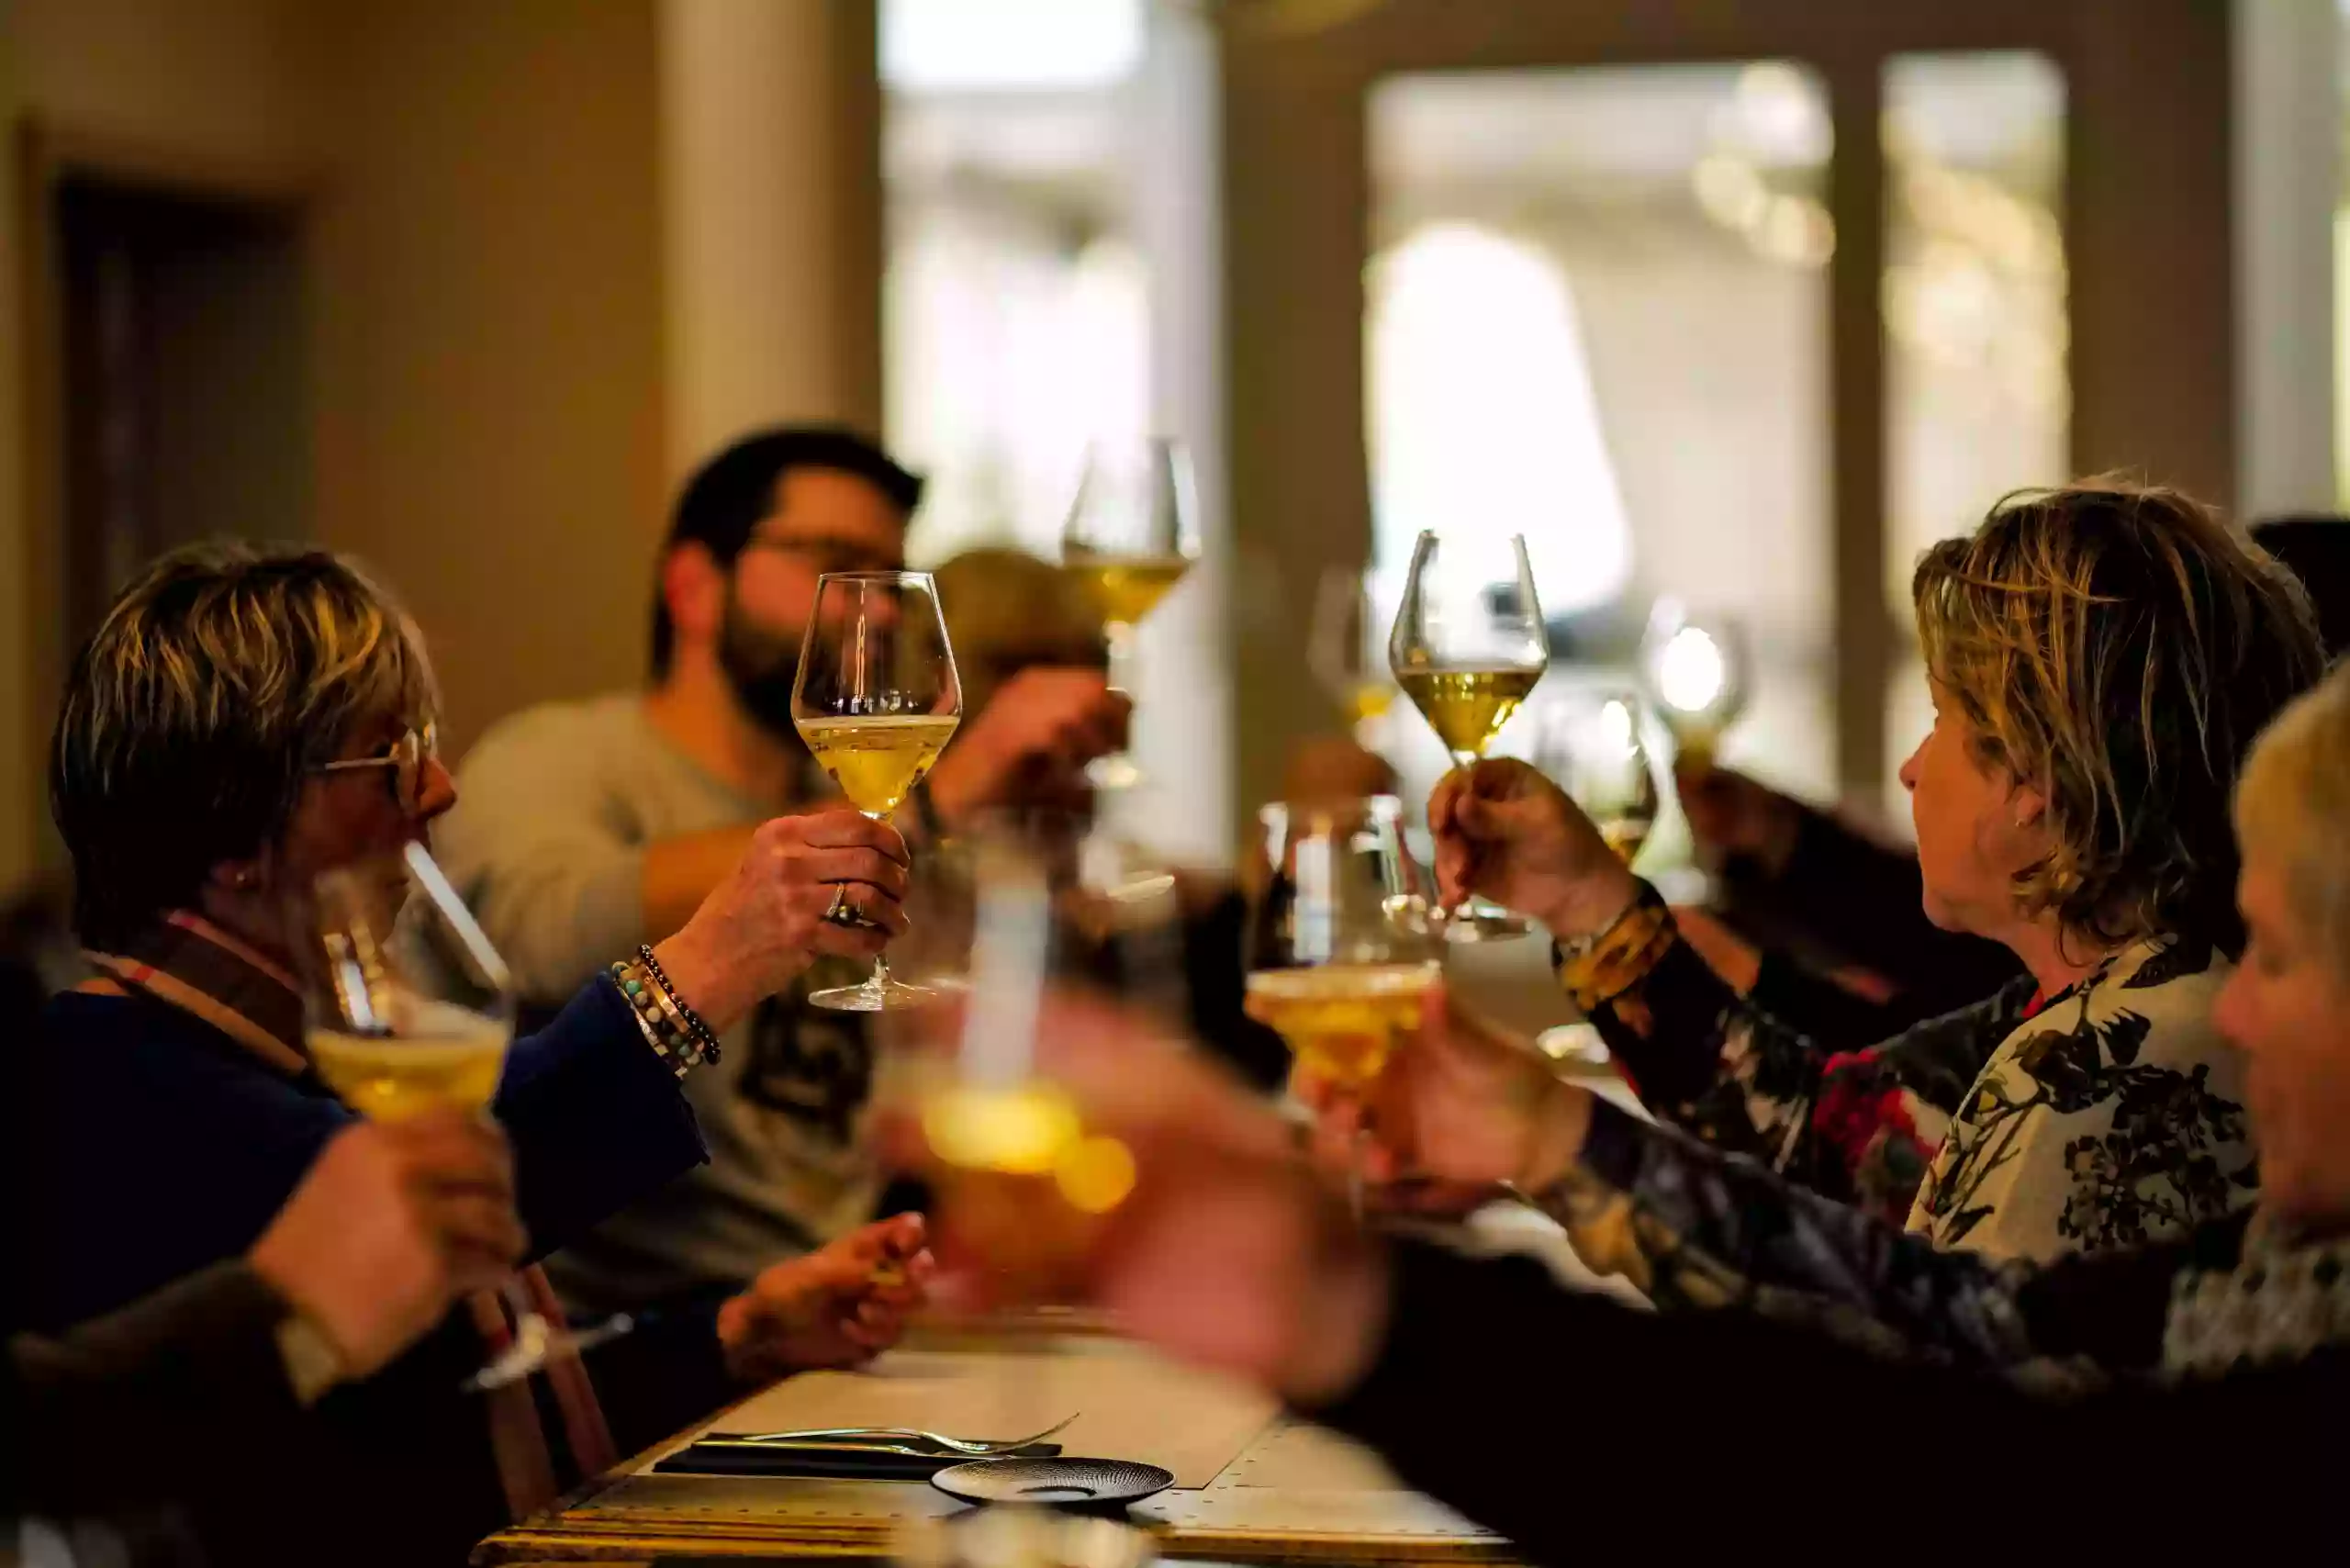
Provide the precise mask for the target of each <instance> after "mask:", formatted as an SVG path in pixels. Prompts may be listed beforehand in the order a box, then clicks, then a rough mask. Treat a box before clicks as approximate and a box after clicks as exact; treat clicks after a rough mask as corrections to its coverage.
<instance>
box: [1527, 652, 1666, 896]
mask: <svg viewBox="0 0 2350 1568" xmlns="http://www.w3.org/2000/svg"><path fill="white" fill-rule="evenodd" d="M1641 707H1642V704H1641V702H1640V699H1639V694H1638V693H1637V692H1633V691H1629V690H1624V689H1605V690H1598V691H1591V692H1584V693H1581V694H1578V695H1576V696H1573V697H1569V698H1564V699H1561V700H1559V701H1556V702H1548V703H1545V704H1543V705H1542V706H1541V707H1539V708H1538V709H1537V710H1536V711H1535V712H1534V713H1533V715H1532V717H1533V720H1534V723H1535V742H1534V756H1533V760H1534V765H1535V766H1536V767H1539V768H1540V769H1541V770H1542V771H1543V772H1545V773H1547V774H1549V775H1550V778H1552V779H1553V780H1555V781H1556V782H1557V783H1558V785H1559V787H1560V788H1561V789H1562V790H1565V791H1566V792H1567V793H1568V794H1569V795H1571V796H1572V797H1573V798H1574V801H1575V803H1576V804H1577V805H1579V806H1581V807H1582V808H1583V814H1584V815H1585V816H1587V817H1589V818H1590V819H1591V821H1592V824H1593V825H1594V826H1595V827H1596V828H1598V829H1599V836H1600V837H1601V838H1603V839H1606V841H1607V847H1608V848H1610V849H1613V850H1614V851H1615V852H1616V856H1617V858H1618V859H1620V860H1622V861H1623V862H1624V864H1625V865H1627V866H1629V865H1630V864H1631V863H1632V861H1633V860H1634V859H1635V858H1636V857H1638V856H1639V853H1640V846H1642V845H1644V844H1646V843H1647V842H1648V837H1649V830H1650V829H1651V827H1653V826H1655V825H1656V813H1657V804H1658V790H1657V782H1656V768H1655V766H1654V764H1653V763H1651V760H1650V758H1649V748H1648V746H1647V745H1646V744H1645V743H1644V742H1643V741H1642V740H1641V738H1640V724H1641V718H1642V714H1641Z"/></svg>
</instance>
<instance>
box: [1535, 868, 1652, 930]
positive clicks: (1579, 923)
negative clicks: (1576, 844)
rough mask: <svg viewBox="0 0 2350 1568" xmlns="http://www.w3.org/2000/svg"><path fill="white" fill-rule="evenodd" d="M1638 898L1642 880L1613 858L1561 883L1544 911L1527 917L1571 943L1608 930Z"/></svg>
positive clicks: (1537, 910) (1538, 910)
mask: <svg viewBox="0 0 2350 1568" xmlns="http://www.w3.org/2000/svg"><path fill="white" fill-rule="evenodd" d="M1639 894H1640V880H1639V878H1638V877H1635V876H1633V875H1632V873H1631V872H1630V871H1629V870H1628V869H1627V868H1625V866H1624V865H1623V863H1622V862H1620V861H1618V860H1616V859H1615V858H1613V857H1610V858H1609V859H1608V861H1607V863H1606V864H1605V865H1603V866H1600V867H1597V868H1595V869H1594V870H1592V871H1590V872H1589V873H1587V874H1585V875H1583V876H1580V877H1576V878H1573V879H1570V880H1567V881H1566V882H1564V883H1562V884H1561V887H1560V889H1559V891H1558V893H1557V895H1556V896H1555V897H1553V898H1551V899H1550V900H1549V901H1548V902H1547V903H1546V904H1545V906H1544V907H1543V908H1541V909H1536V910H1529V911H1527V913H1529V914H1531V915H1533V916H1534V917H1535V918H1536V919H1537V920H1539V921H1540V922H1541V923H1542V924H1543V925H1544V926H1546V927H1548V928H1549V930H1550V934H1551V935H1553V936H1555V937H1558V938H1559V939H1560V940H1561V941H1572V940H1573V939H1575V938H1577V937H1583V936H1596V935H1599V934H1600V933H1601V932H1603V931H1605V930H1606V929H1607V927H1608V926H1610V925H1612V924H1615V922H1616V918H1617V916H1618V915H1620V914H1622V913H1624V912H1625V911H1626V910H1627V909H1628V908H1630V907H1631V905H1632V901H1633V900H1635V899H1637V898H1639Z"/></svg>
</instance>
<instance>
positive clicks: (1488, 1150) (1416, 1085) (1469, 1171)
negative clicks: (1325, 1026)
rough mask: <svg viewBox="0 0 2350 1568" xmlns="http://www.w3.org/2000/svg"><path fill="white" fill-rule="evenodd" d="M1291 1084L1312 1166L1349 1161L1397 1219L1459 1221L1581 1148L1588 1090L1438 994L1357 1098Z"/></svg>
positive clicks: (1530, 1186) (1319, 1085) (1545, 1174)
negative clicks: (1307, 1129) (1504, 1186)
mask: <svg viewBox="0 0 2350 1568" xmlns="http://www.w3.org/2000/svg"><path fill="white" fill-rule="evenodd" d="M1290 1088H1291V1092H1292V1094H1293V1095H1294V1096H1295V1097H1296V1098H1297V1099H1298V1100H1299V1101H1300V1102H1301V1103H1304V1104H1305V1105H1306V1106H1307V1107H1308V1108H1310V1109H1311V1110H1312V1111H1313V1112H1314V1129H1313V1148H1314V1155H1315V1163H1316V1164H1318V1165H1320V1166H1322V1167H1323V1168H1324V1169H1325V1170H1328V1171H1330V1172H1333V1173H1334V1174H1343V1173H1345V1172H1346V1171H1347V1170H1348V1169H1349V1164H1350V1162H1351V1163H1352V1168H1353V1169H1355V1170H1360V1174H1361V1177H1362V1180H1363V1182H1364V1183H1365V1185H1366V1187H1367V1188H1368V1189H1369V1192H1370V1195H1371V1199H1372V1201H1373V1202H1375V1203H1376V1204H1378V1205H1379V1206H1380V1207H1382V1208H1384V1209H1389V1210H1393V1211H1395V1212H1402V1213H1412V1214H1422V1215H1445V1216H1448V1217H1457V1216H1459V1215H1464V1214H1466V1213H1468V1212H1469V1211H1470V1210H1472V1209H1474V1208H1477V1207H1479V1206H1481V1205H1482V1204H1485V1203H1487V1202H1489V1201H1490V1200H1491V1199H1492V1198H1493V1197H1494V1190H1495V1188H1496V1187H1498V1186H1499V1185H1500V1184H1501V1183H1503V1182H1510V1183H1512V1184H1515V1185H1516V1186H1518V1187H1520V1188H1522V1189H1525V1190H1527V1191H1532V1190H1535V1189H1538V1188H1540V1187H1542V1186H1545V1185H1547V1184H1548V1183H1549V1182H1551V1181H1553V1180H1555V1179H1556V1178H1557V1177H1558V1176H1559V1175H1560V1174H1561V1173H1562V1172H1563V1171H1564V1170H1566V1168H1567V1165H1568V1163H1569V1162H1570V1161H1572V1159H1574V1157H1575V1154H1576V1153H1577V1152H1578V1151H1579V1150H1580V1149H1581V1148H1582V1147H1583V1134H1584V1132H1585V1130H1586V1129H1587V1128H1588V1127H1589V1126H1590V1121H1591V1096H1590V1093H1589V1092H1588V1091H1586V1090H1583V1089H1581V1088H1578V1087H1576V1086H1575V1085H1573V1084H1571V1083H1567V1082H1565V1081H1561V1079H1560V1078H1559V1077H1558V1076H1557V1075H1556V1073H1554V1072H1553V1071H1552V1070H1551V1067H1550V1063H1549V1062H1548V1061H1546V1060H1545V1059H1544V1058H1542V1057H1541V1056H1540V1055H1539V1053H1538V1052H1537V1051H1536V1050H1535V1049H1534V1047H1533V1046H1532V1045H1531V1044H1530V1043H1528V1042H1527V1041H1524V1040H1520V1039H1518V1038H1516V1036H1512V1035H1510V1034H1508V1033H1507V1032H1506V1031H1505V1030H1502V1029H1500V1028H1497V1027H1495V1026H1494V1025H1491V1024H1488V1023H1486V1022H1484V1021H1483V1020H1481V1019H1478V1018H1475V1017H1472V1015H1470V1014H1468V1013H1467V1012H1465V1011H1464V1010H1463V1009H1461V1008H1460V1006H1459V1004H1458V1003H1455V1002H1452V1001H1451V999H1450V998H1449V996H1447V995H1446V994H1445V993H1444V992H1443V991H1441V990H1438V991H1433V992H1431V993H1430V994H1429V995H1428V997H1427V1000H1426V1002H1424V1004H1423V1012H1422V1014H1421V1021H1420V1026H1419V1028H1418V1029H1417V1030H1416V1031H1415V1032H1414V1033H1413V1034H1412V1036H1410V1037H1409V1038H1408V1039H1406V1040H1404V1042H1403V1043H1402V1045H1401V1046H1400V1048H1398V1049H1397V1050H1396V1052H1395V1053H1394V1055H1393V1057H1392V1058H1390V1059H1389V1061H1388V1063H1387V1070H1386V1071H1385V1072H1383V1073H1382V1074H1381V1076H1380V1078H1379V1080H1378V1081H1377V1082H1376V1083H1374V1084H1372V1085H1371V1086H1370V1088H1369V1090H1368V1092H1364V1091H1361V1090H1358V1089H1351V1088H1347V1087H1343V1086H1340V1085H1337V1084H1334V1083H1331V1082H1327V1081H1319V1080H1315V1079H1313V1078H1311V1077H1310V1076H1307V1075H1305V1074H1304V1071H1303V1070H1300V1071H1299V1073H1297V1074H1296V1075H1293V1076H1292V1079H1291V1081H1290Z"/></svg>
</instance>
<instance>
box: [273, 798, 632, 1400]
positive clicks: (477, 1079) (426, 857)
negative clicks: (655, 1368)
mask: <svg viewBox="0 0 2350 1568" xmlns="http://www.w3.org/2000/svg"><path fill="white" fill-rule="evenodd" d="M287 913H288V929H289V930H291V931H293V932H295V933H296V934H297V947H296V951H295V956H294V957H295V969H296V970H297V978H298V979H299V980H300V981H301V984H302V1000H303V1029H302V1035H303V1041H304V1044H305V1046H306V1047H308V1053H309V1058H310V1062H311V1065H312V1066H313V1067H314V1068H315V1069H316V1070H318V1074H319V1078H320V1079H322V1080H324V1081H325V1082H326V1084H327V1086H328V1087H329V1088H330V1089H332V1090H333V1091H334V1092H335V1093H336V1094H337V1095H338V1096H340V1097H341V1100H342V1102H343V1103H344V1104H346V1105H349V1106H350V1107H351V1108H352V1109H353V1110H354V1111H356V1112H358V1113H359V1114H361V1115H363V1116H365V1117H367V1118H368V1119H369V1120H371V1121H381V1122H391V1121H398V1120H401V1119H403V1118H405V1117H408V1116H414V1115H417V1114H420V1113H422V1112H425V1111H428V1110H431V1109H434V1108H435V1107H440V1106H453V1107H455V1108H457V1109H459V1110H464V1111H473V1112H477V1113H479V1114H485V1115H487V1114H488V1113H489V1110H490V1106H491V1103H492V1102H493V1101H495V1100H496V1098H497V1095H498V1079H499V1077H500V1075H501V1074H502V1072H503V1071H504V1070H505V1065H506V1052H507V1047H508V1045H509V1043H510V1042H511V1041H512V1039H513V1037H514V1013H515V998H514V989H513V985H512V982H511V980H509V976H508V972H507V969H506V965H505V963H504V961H503V960H502V959H500V958H498V950H497V949H496V948H495V947H493V946H490V942H489V938H488V937H487V935H484V934H483V932H482V929H481V927H480V925H479V924H476V922H475V920H474V917H473V914H472V913H471V912H470V911H468V910H467V909H466V908H465V906H464V902H463V901H462V900H460V899H459V898H458V897H457V893H456V890H455V889H454V888H453V887H452V886H451V885H450V883H449V879H448V878H447V877H446V876H444V875H443V874H442V870H441V868H440V867H439V866H438V865H437V864H435V863H434V861H433V859H432V857H431V853H430V852H429V851H427V850H426V849H425V847H424V846H423V845H421V844H418V843H414V842H411V843H409V844H408V845H407V846H404V847H403V848H402V850H401V851H400V853H399V854H398V855H397V856H394V857H383V858H380V859H368V860H363V861H360V862H358V863H356V864H353V865H351V866H345V867H341V868H336V869H334V870H330V871H327V872H324V873H322V874H321V875H320V876H319V879H318V880H317V883H316V884H315V885H314V886H313V887H312V888H311V889H309V890H308V891H307V893H305V894H300V895H297V897H296V898H295V899H294V900H293V901H291V904H290V907H289V909H288V912H287ZM504 1294H505V1295H506V1300H507V1305H508V1308H509V1311H510V1312H511V1313H512V1316H513V1337H512V1338H511V1340H510V1341H509V1344H508V1345H507V1347H506V1349H505V1350H502V1351H501V1352H499V1354H498V1357H497V1358H496V1359H495V1360H494V1361H492V1362H491V1363H490V1364H489V1365H487V1366H486V1367H484V1368H483V1369H482V1370H481V1371H480V1372H476V1374H475V1375H474V1377H473V1379H472V1380H471V1381H470V1382H469V1383H468V1384H467V1387H469V1388H472V1389H476V1390H479V1389H490V1388H498V1387H502V1386H504V1385H505V1384H507V1383H514V1382H517V1381H519V1380H520V1379H522V1378H524V1377H527V1376H529V1375H530V1374H531V1373H532V1372H536V1371H537V1370H539V1368H541V1367H543V1366H544V1365H545V1364H546V1362H547V1361H548V1360H549V1359H550V1358H551V1357H553V1356H554V1355H557V1354H559V1353H565V1352H570V1351H576V1350H583V1349H585V1348H587V1347H588V1345H591V1344H596V1343H599V1342H601V1341H603V1340H605V1339H610V1338H615V1337H616V1336H618V1335H621V1334H624V1333H627V1332H628V1331H629V1330H630V1328H631V1327H633V1320H632V1319H631V1318H629V1317H627V1316H620V1317H615V1318H612V1319H611V1320H610V1321H609V1322H607V1323H604V1324H601V1325H599V1326H598V1327H594V1328H591V1329H588V1330H586V1331H584V1332H577V1333H575V1332H573V1331H572V1330H570V1329H569V1328H567V1327H564V1326H562V1325H560V1324H557V1323H553V1322H550V1321H549V1320H548V1319H547V1318H545V1317H544V1316H542V1315H541V1314H540V1313H539V1311H538V1308H537V1306H536V1304H535V1303H533V1302H532V1299H531V1296H530V1294H529V1293H528V1292H527V1291H525V1290H524V1289H523V1288H522V1286H521V1283H520V1281H516V1280H509V1282H508V1283H507V1286H506V1289H505V1293H504Z"/></svg>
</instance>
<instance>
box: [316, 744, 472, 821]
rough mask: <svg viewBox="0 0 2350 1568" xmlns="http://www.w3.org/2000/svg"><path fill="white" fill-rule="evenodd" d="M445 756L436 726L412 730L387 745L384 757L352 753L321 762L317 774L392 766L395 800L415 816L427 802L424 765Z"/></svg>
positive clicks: (403, 810) (408, 813) (409, 814)
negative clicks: (334, 760) (435, 733)
mask: <svg viewBox="0 0 2350 1568" xmlns="http://www.w3.org/2000/svg"><path fill="white" fill-rule="evenodd" d="M440 755H441V746H440V743H439V740H438V739H437V738H436V736H435V735H434V734H433V726H432V725H431V724H427V725H425V726H424V727H423V728H422V729H420V730H408V731H407V732H405V733H404V734H401V736H400V738H399V739H397V740H396V741H394V742H393V743H392V744H391V745H389V746H387V747H386V748H385V750H384V753H383V755H382V756H352V757H345V758H343V759H342V760H341V761H340V762H321V763H319V765H318V766H316V767H313V768H311V769H310V771H311V772H313V773H351V772H355V771H356V770H358V769H360V768H363V767H388V768H390V769H391V770H392V800H393V801H394V803H396V804H397V806H398V807H399V809H400V810H401V812H404V813H406V814H407V815H408V816H414V815H416V814H417V812H419V811H420V810H422V809H423V805H424V765H425V764H426V763H428V762H431V760H433V759H434V758H435V757H437V756H440Z"/></svg>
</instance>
